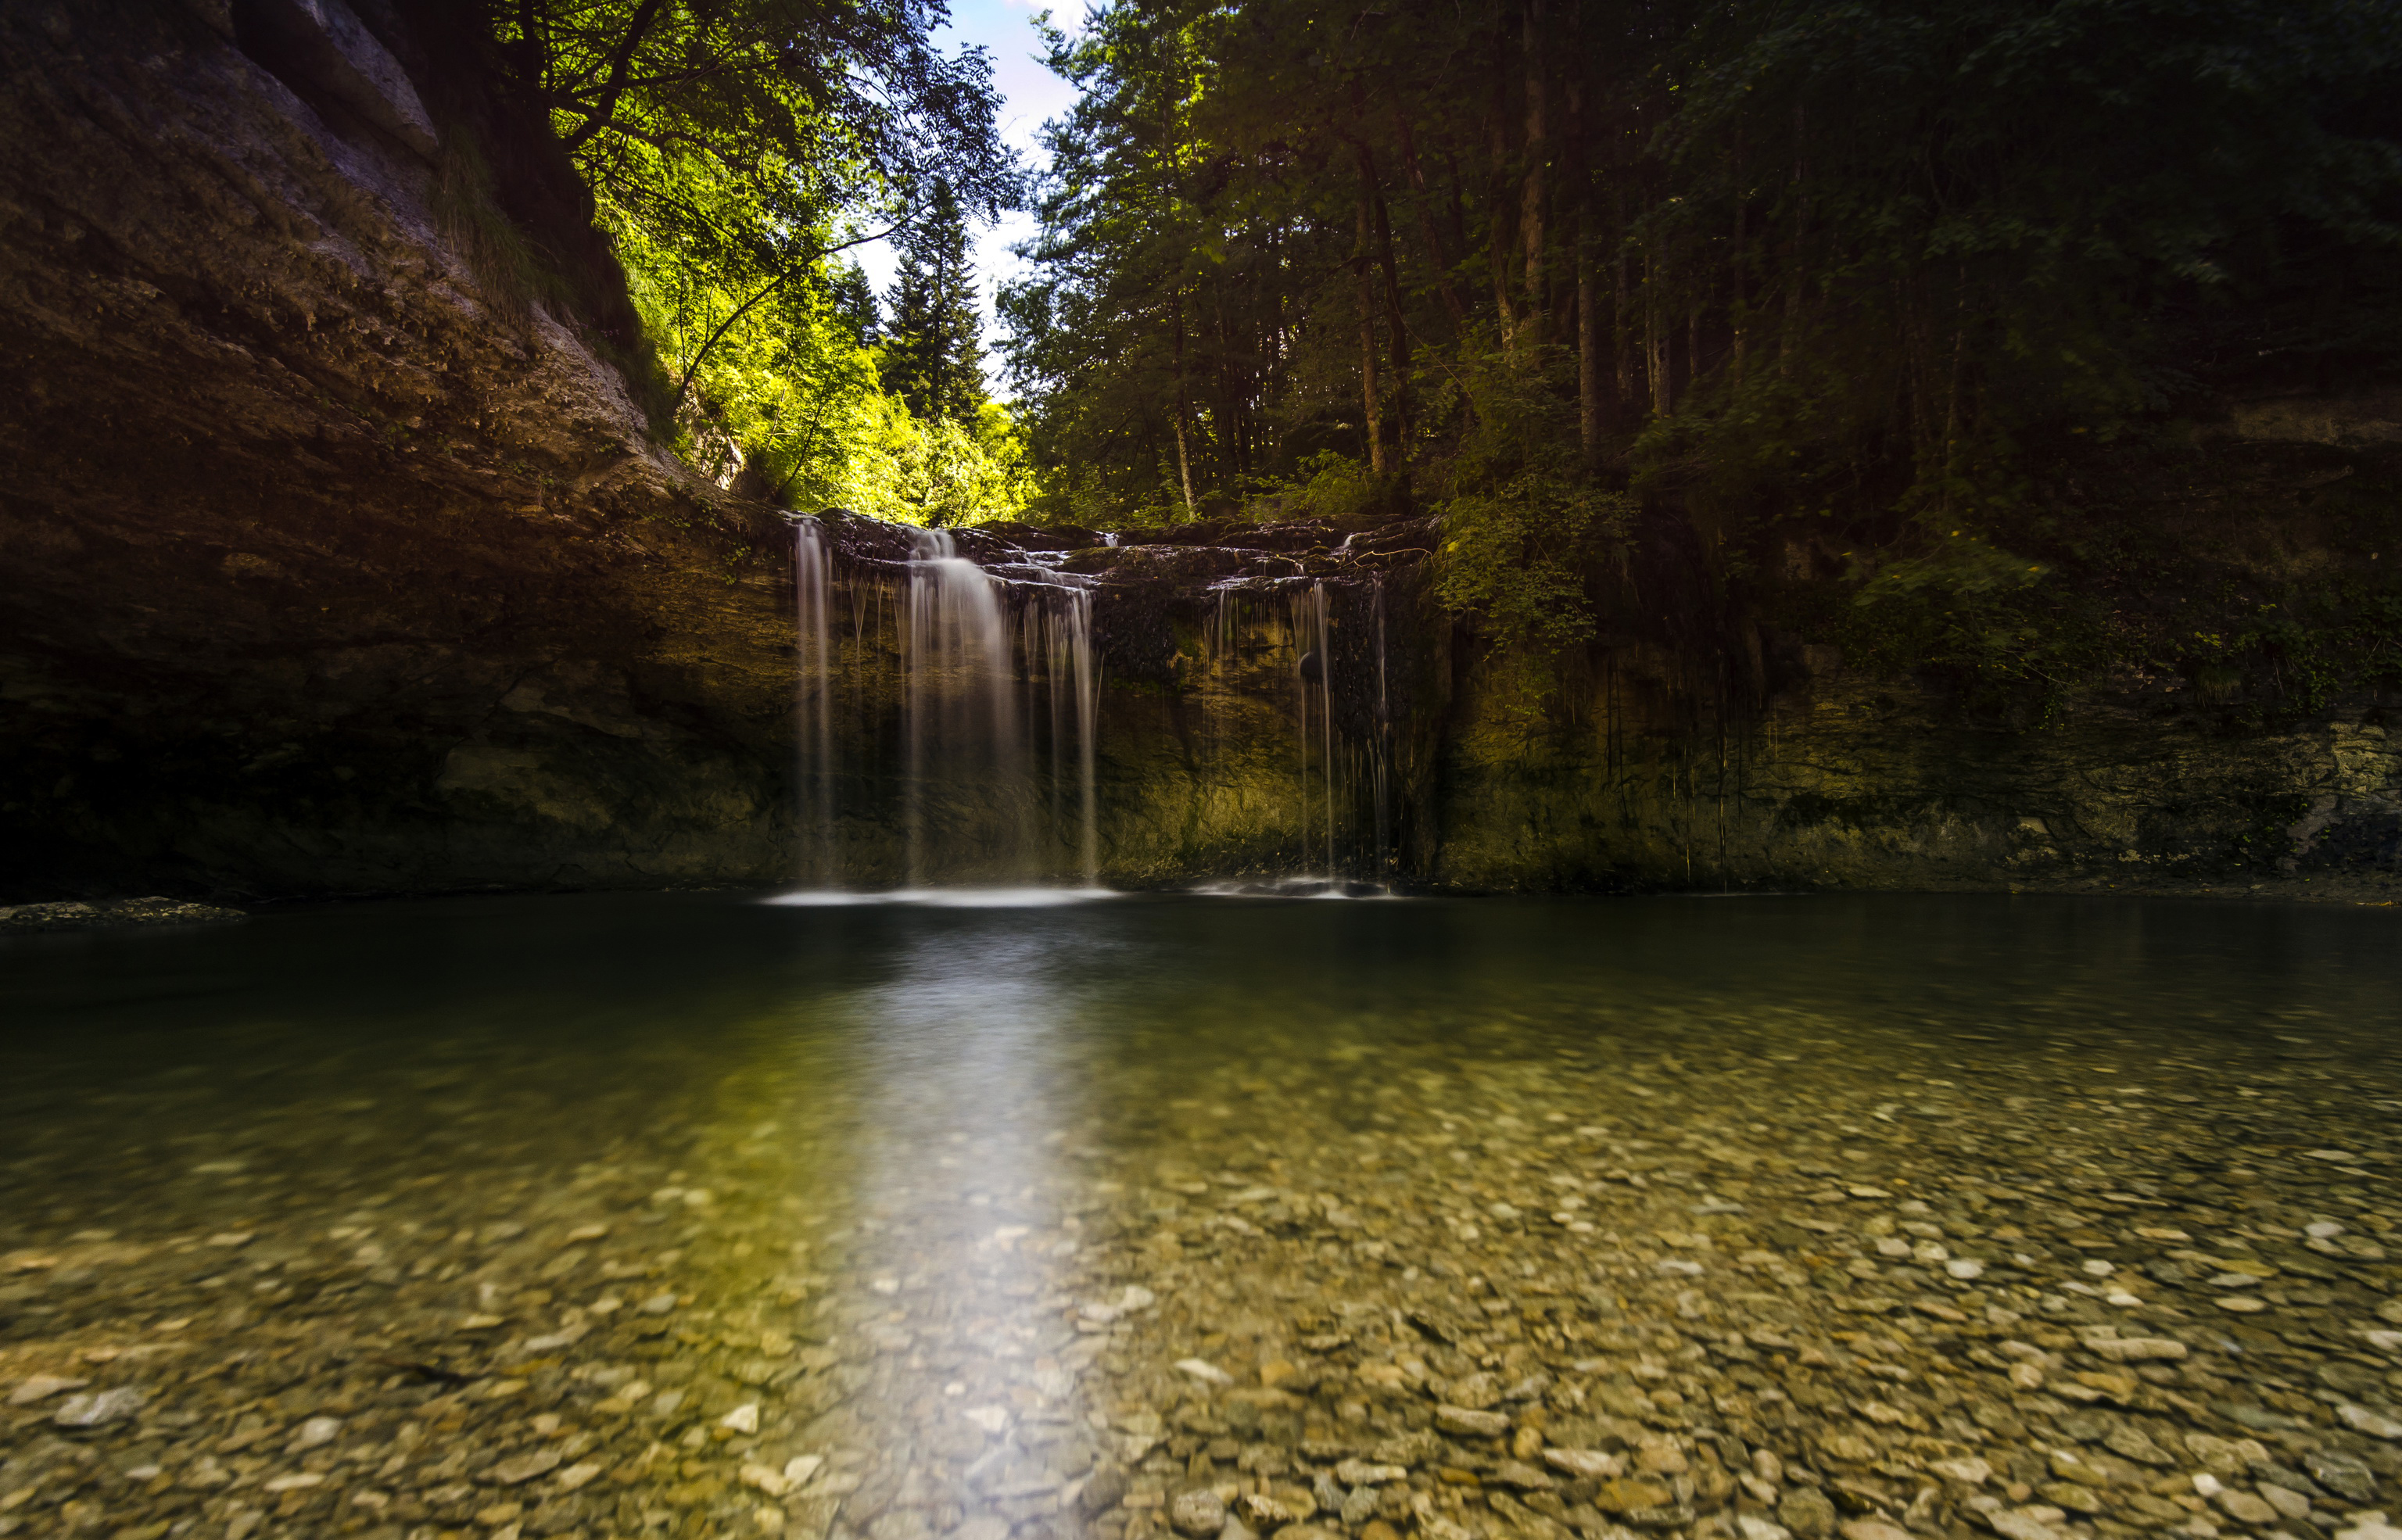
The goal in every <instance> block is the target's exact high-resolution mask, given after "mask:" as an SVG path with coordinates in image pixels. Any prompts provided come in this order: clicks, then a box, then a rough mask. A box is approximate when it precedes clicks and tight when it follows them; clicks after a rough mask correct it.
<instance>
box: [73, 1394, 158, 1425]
mask: <svg viewBox="0 0 2402 1540" xmlns="http://www.w3.org/2000/svg"><path fill="white" fill-rule="evenodd" d="M144 1400H145V1396H143V1394H142V1392H140V1391H139V1390H135V1389H133V1388H132V1387H131V1386H119V1387H118V1388H117V1389H115V1390H99V1391H89V1392H86V1393H85V1394H83V1395H81V1396H68V1397H67V1398H66V1399H65V1400H64V1401H63V1402H61V1403H60V1405H59V1408H58V1409H57V1410H56V1411H53V1412H51V1413H50V1421H51V1422H52V1423H55V1424H56V1425H58V1426H60V1427H62V1428H97V1427H105V1426H107V1425H108V1424H109V1423H121V1422H123V1421H124V1420H125V1419H126V1418H128V1417H131V1416H132V1415H133V1414H134V1413H135V1412H137V1411H139V1410H141V1409H142V1403H143V1401H144Z"/></svg>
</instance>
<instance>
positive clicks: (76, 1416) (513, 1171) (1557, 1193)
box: [0, 896, 2402, 1540]
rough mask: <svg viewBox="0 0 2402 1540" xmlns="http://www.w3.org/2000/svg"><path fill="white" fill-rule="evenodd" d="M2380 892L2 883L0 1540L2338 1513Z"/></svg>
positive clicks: (2368, 1135) (1444, 1531) (2378, 1200)
mask: <svg viewBox="0 0 2402 1540" xmlns="http://www.w3.org/2000/svg"><path fill="white" fill-rule="evenodd" d="M2394 927H2395V921H2394V919H2393V917H2392V916H2391V915H2390V914H2362V913H2351V912H2339V911H2319V912H2300V911H2294V910H2269V909H2265V908H2262V909H2243V910H2237V909H2225V910H2219V909H2212V908H2209V907H2207V906H2203V905H2182V906H2180V905H2175V904H2160V903H2155V904H2148V905H2134V904H2126V905H2111V904H2107V903H2100V902H2093V903H2080V902H2079V901H2018V902H2016V903H2012V902H2009V901H1999V900H1968V899H1960V900H1952V899H1909V900H1898V899H1884V900H1835V899H1829V900H1809V901H1784V903H1783V907H1781V908H1776V907H1771V901H1758V902H1755V903H1752V904H1748V905H1746V904H1720V905H1714V906H1713V905H1704V904H1701V903H1698V902H1685V903H1681V904H1679V903H1676V902H1671V901H1656V902H1634V901H1625V902H1620V903H1616V904H1610V903H1591V904H1556V905H1538V904H1520V903H1507V904H1505V903H1498V902H1496V903H1491V904H1487V905H1484V906H1482V907H1480V906H1478V905H1475V904H1468V903H1423V904H1349V905H1309V904H1275V903H1265V902H1262V903H1251V902H1215V901H1207V900H1188V901H1158V900H1142V901H1131V900H1130V901H1125V902H1124V903H1122V904H1118V905H1107V906H1093V907H1091V908H1088V909H1085V910H1080V911H1077V912H1074V913H1065V912H1057V911H1053V912H1045V913H1042V914H1001V913H996V914H972V915H960V914H904V913H898V912H892V911H886V912H880V913H873V914H869V913H856V914H854V913H847V912H842V911H826V910H812V911H801V912H794V911H784V912H778V913H768V912H765V911H763V910H761V909H760V908H758V907H757V906H745V905H741V904H739V903H738V902H737V901H735V900H733V899H730V898H723V897H718V896H702V897H689V896H687V897H683V898H679V899H666V898H656V899H646V900H630V899H610V900H581V901H570V900H549V901H461V902H456V903H449V904H424V905H393V906H362V907H359V908H354V909H348V910H339V911H324V912H317V913H314V914H294V915H289V916H269V917H268V918H265V919H261V920H254V921H252V922H250V923H249V924H247V925H245V926H242V927H238V928H228V929H225V930H219V931H210V932H193V933H189V934H176V935H144V936H139V937H102V938H90V937H82V938H64V937H43V938H38V939H32V940H28V941H24V942H10V943H8V947H7V950H0V991H5V992H0V1004H5V1005H6V1006H7V1014H8V1017H9V1019H10V1021H11V1024H10V1025H9V1026H8V1027H7V1029H6V1033H7V1035H6V1037H5V1038H0V1047H5V1049H6V1052H7V1061H6V1062H7V1066H8V1073H7V1076H6V1077H5V1079H0V1176H5V1181H6V1191H7V1197H6V1198H5V1200H0V1535H22V1536H32V1535H41V1536H49V1535H95V1536H117V1537H119V1540H157V1537H161V1536H172V1535H186V1534H188V1535H205V1536H210V1537H213V1540H214V1537H218V1536H222V1537H224V1540H268V1537H278V1536H317V1535H352V1534H355V1535H364V1536H373V1537H376V1540H435V1537H437V1536H438V1537H451V1536H474V1537H477V1540H523V1537H526V1536H573V1537H581V1540H601V1537H623V1540H636V1537H644V1536H661V1537H667V1536H674V1537H699V1536H727V1537H736V1536H752V1535H785V1536H795V1537H800V1540H859V1537H863V1540H935V1537H952V1540H1082V1537H1086V1536H1091V1537H1095V1540H1166V1537H1167V1536H1169V1535H1179V1536H1183V1537H1187V1540H1249V1537H1251V1536H1265V1535H1270V1534H1276V1535H1279V1536H1282V1537H1283V1540H1333V1537H1336V1536H1348V1537H1355V1540H1401V1537H1407V1536H1412V1535H1417V1536H1425V1537H1428V1540H1468V1537H1472V1536H1496V1537H1498V1536H1513V1535H1525V1536H1529V1537H1539V1540H1565V1537H1566V1536H1568V1535H1571V1534H1574V1535H1578V1536H1583V1537H1587V1540H1628V1537H1630V1536H1658V1537H1663V1540H1682V1537H1689V1540H1788V1537H1792V1540H1834V1537H1837V1536H1841V1537H1842V1540H1908V1537H1909V1536H1911V1535H1925V1536H1930V1537H1933V1536H1959V1537H1963V1540H1967V1537H1980V1540H1981V1537H1983V1536H1988V1535H1995V1534H1998V1535H2001V1536H2003V1537H2005V1540H2070V1537H2075V1540H2115V1537H2119V1536H2130V1535H2133V1534H2136V1533H2169V1534H2176V1535H2184V1536H2196V1537H2202V1536H2210V1535H2214V1534H2224V1535H2258V1536H2271V1535H2282V1536H2288V1537H2291V1540H2330V1537H2335V1540H2402V1191H2397V1188H2396V1185H2395V1183H2396V1177H2397V1176H2402V1138H2397V1137H2396V1136H2395V1114H2396V1113H2397V1112H2402V1075H2397V1074H2396V1066H2397V1059H2396V1055H2395V1051H2394V1042H2393V1038H2394V1034H2395V1027H2396V1024H2397V1016H2398V1015H2402V962H2397V960H2396V953H2397V951H2402V948H2397V947H2396V946H2395V941H2396V939H2397V932H2396V931H2395V928H2394ZM2389 1516H2391V1517H2393V1518H2394V1519H2395V1520H2396V1523H2395V1524H2389V1522H2388V1519H2389Z"/></svg>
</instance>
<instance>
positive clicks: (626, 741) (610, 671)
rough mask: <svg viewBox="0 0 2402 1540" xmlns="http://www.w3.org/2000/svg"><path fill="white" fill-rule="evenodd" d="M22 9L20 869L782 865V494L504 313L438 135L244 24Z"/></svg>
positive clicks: (16, 344)
mask: <svg viewBox="0 0 2402 1540" xmlns="http://www.w3.org/2000/svg"><path fill="white" fill-rule="evenodd" d="M0 27H5V29H6V31H5V33H4V34H0V55H5V56H6V58H7V60H8V61H9V62H8V64H7V69H8V71H9V75H8V78H7V87H6V89H5V91H0V136H5V138H6V140H7V143H8V144H11V145H12V146H13V152H12V154H11V155H10V156H9V158H8V162H7V169H6V171H5V172H0V175H5V177H6V179H7V185H6V195H5V196H6V200H7V234H6V239H5V241H0V296H5V300H4V301H0V337H5V347H6V350H7V356H8V360H9V366H10V372H11V374H12V376H13V377H14V378H15V379H16V381H17V382H18V384H19V387H20V388H19V389H17V390H15V391H12V392H8V397H7V406H6V408H5V410H6V414H7V419H6V421H5V423H0V442H5V444H6V446H7V450H6V452H7V461H8V463H9V465H10V468H11V474H10V475H9V477H8V480H7V486H6V488H5V493H0V519H4V520H5V521H0V542H5V544H0V553H5V560H6V563H7V570H8V572H9V580H8V582H7V585H6V593H5V597H0V603H5V605H6V606H7V611H6V620H5V622H0V630H4V631H5V640H4V641H0V696H5V704H4V705H0V711H5V713H6V715H5V719H0V721H5V731H6V734H7V741H8V743H9V746H10V751H9V753H8V754H7V757H6V764H5V767H0V805H5V812H0V818H5V820H6V829H7V832H6V835H5V841H6V843H7V846H8V849H9V853H8V856H7V864H8V871H7V886H8V887H10V888H11V889H14V890H20V891H26V892H29V893H32V894H33V895H34V896H48V894H47V892H42V893H35V891H34V890H36V889H60V890H68V891H75V890H101V891H106V890H110V889H117V890H122V888H123V887H125V886H126V885H127V884H131V883H133V882H135V881H136V879H137V877H139V876H143V875H146V876H149V877H153V878H156V879H157V880H158V881H159V882H162V883H181V884H183V885H185V886H187V887H212V888H223V889H229V890H233V891H251V892H265V893H275V892H308V891H318V892H323V891H328V890H331V891H345V890H384V889H393V888H434V887H455V886H460V885H480V884H498V885H505V886H512V887H514V886H521V885H529V884H531V885H542V884H548V883H565V884H573V885H582V884H587V883H588V884H621V883H622V884H651V883H657V882H663V881H693V880H714V881H729V880H730V881H765V880H771V879H772V878H774V877H776V876H777V875H779V874H780V872H781V865H780V863H781V862H782V861H783V859H784V846H783V842H782V840H781V839H780V837H779V834H778V832H777V831H776V830H775V828H774V826H773V819H772V817H771V815H770V810H771V809H772V807H773V806H774V805H775V804H776V801H777V798H778V796H779V794H780V764H781V763H782V760H783V755H782V752H781V747H780V746H781V744H782V742H783V740H784V736H785V718H786V716H787V714H788V711H789V694H790V692H789V661H788V660H789V653H788V645H787V643H788V628H787V627H786V626H785V625H784V623H783V621H782V618H781V612H782V598H781V591H780V587H779V581H780V575H779V572H778V570H777V569H776V568H775V567H773V566H771V565H768V564H763V563H759V562H755V561H754V562H749V563H747V564H746V563H745V562H744V561H743V560H742V557H744V554H745V551H746V547H747V545H748V543H750V541H751V540H752V539H753V538H755V536H754V535H753V534H752V521H753V520H755V517H756V511H755V510H752V509H749V508H747V507H745V506H743V505H740V504H739V503H737V502H734V501H733V500H730V499H727V498H725V497H724V496H722V495H721V494H719V493H718V492H717V491H716V489H715V488H712V487H711V486H709V485H708V484H707V483H704V482H701V481H698V480H697V478H695V477H694V476H692V475H691V474H689V473H688V472H686V471H684V470H683V468H682V467H681V466H680V465H678V464H677V463H675V462H674V461H672V460H671V459H670V457H668V456H666V455H665V454H663V453H662V452H661V451H659V450H658V449H657V448H656V447H653V446H652V444H651V443H650V441H649V439H648V438H647V436H646V434H645V433H644V431H643V424H642V418H641V416H640V414H639V413H638V412H637V411H636V410H635V409H634V408H633V406H631V405H630V404H629V403H628V399H627V397H626V394H625V392H624V389H623V387H622V385H621V383H620V381H619V379H618V377H617V375H616V374H615V372H614V371H613V370H611V369H609V368H607V367H604V366H601V365H600V364H597V363H596V361H595V359H594V357H593V355H592V354H591V352H590V351H588V350H587V346H586V345H585V342H584V341H583V340H582V338H580V337H579V336H578V335H577V333H576V332H575V331H574V330H573V329H571V328H570V327H567V326H562V325H561V324H559V323H557V322H554V321H552V320H550V319H548V318H546V317H545V316H543V315H542V314H541V313H540V312H539V311H536V312H534V313H533V315H532V316H531V319H530V320H529V321H528V322H526V323H523V324H518V323H512V322H511V321H509V320H508V319H507V318H506V314H505V308H504V307H501V306H496V305H495V304H493V303H492V302H491V300H490V297H489V296H487V294H486V293H485V291H484V289H483V288H482V287H481V286H480V285H479V283H478V282H477V280H476V276H475V274H474V273H473V272H471V271H470V270H469V269H468V268H467V267H466V265H465V264H464V263H462V261H461V260H460V258H459V257H458V256H457V255H456V254H454V253H453V252H452V251H451V250H450V249H449V247H448V246H447V245H446V244H445V243H444V241H441V240H440V239H438V238H437V236H436V234H435V222H434V218H433V215H432V213H430V202H429V200H430V198H431V194H432V178H433V172H432V170H431V168H430V167H429V165H428V164H427V162H426V161H425V160H424V159H423V158H421V156H420V155H418V154H416V153H415V152H414V151H413V150H412V149H411V147H410V146H408V145H407V144H400V143H397V142H394V141H393V140H392V139H390V138H388V137H386V136H382V135H380V134H379V133H378V132H376V131H374V130H373V129H372V128H371V127H363V126H361V124H360V123H359V122H356V121H353V122H350V123H348V124H347V125H346V127H347V133H342V132H337V131H335V130H334V129H333V128H331V127H329V126H328V120H327V118H326V117H321V116H320V113H319V111H318V110H317V109H316V108H315V107H312V106H311V104H310V103H309V102H308V101H306V100H304V99H303V98H302V96H301V95H298V94H296V93H295V91H294V90H293V89H291V87H290V86H289V85H287V83H286V82H285V81H283V80H282V79H280V78H278V77H277V76H274V75H271V74H269V73H268V71H267V70H266V69H264V68H263V67H261V66H260V65H259V64H258V63H256V62H254V61H253V60H252V59H251V58H250V57H248V56H247V55H245V54H244V53H243V52H242V51H241V50H240V49H239V48H236V47H234V46H233V44H232V42H231V40H230V39H229V38H228V36H226V35H224V34H220V33H219V32H217V31H216V30H214V29H213V28H212V27H211V26H210V25H208V24H206V19H205V18H204V17H190V18H187V17H186V16H183V15H178V14H176V13H174V12H173V11H172V10H168V9H166V8H165V7H149V6H137V5H131V4H127V5H109V4H106V3H101V4H93V5H89V6H83V5H78V6H72V7H70V6H63V5H61V6H55V7H39V6H35V7H11V8H10V9H9V10H8V12H7V15H6V18H5V20H0ZM301 84H302V86H303V87H304V88H306V87H308V86H309V85H310V82H309V81H307V80H305V79H304V80H303V81H302V82H301ZM350 84H351V85H352V86H354V85H355V81H352V82H350ZM310 94H311V95H315V94H317V93H316V92H314V91H311V92H310ZM333 110H335V109H333V108H331V107H329V108H328V111H329V112H331V111H333ZM134 890H136V891H140V890H143V889H142V887H135V888H134Z"/></svg>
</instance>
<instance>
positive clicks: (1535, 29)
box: [1518, 0, 1551, 348]
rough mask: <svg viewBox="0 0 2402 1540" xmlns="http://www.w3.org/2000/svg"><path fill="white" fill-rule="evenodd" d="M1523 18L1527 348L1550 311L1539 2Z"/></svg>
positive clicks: (1547, 132)
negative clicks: (1546, 275)
mask: <svg viewBox="0 0 2402 1540" xmlns="http://www.w3.org/2000/svg"><path fill="white" fill-rule="evenodd" d="M1525 7H1526V10H1525V21H1524V28H1523V31H1522V34H1521V36H1522V38H1523V40H1524V41H1523V49H1522V52H1523V58H1524V63H1525V81H1526V85H1525V92H1526V120H1525V121H1526V127H1525V147H1524V151H1523V153H1524V155H1525V170H1524V172H1522V174H1521V178H1520V182H1519V189H1518V239H1519V241H1521V242H1522V244H1523V246H1524V249H1525V295H1526V328H1525V336H1526V341H1527V343H1528V344H1529V345H1530V346H1533V347H1538V348H1539V347H1541V346H1542V344H1543V332H1544V325H1543V321H1544V312H1546V311H1547V310H1549V309H1551V295H1550V292H1549V291H1548V290H1547V289H1546V288H1545V286H1544V283H1545V280H1544V263H1543V257H1544V249H1543V241H1544V236H1545V230H1544V214H1545V212H1546V211H1545V204H1546V202H1547V201H1548V199H1546V198H1545V196H1544V195H1545V193H1546V192H1547V191H1548V190H1549V188H1548V184H1549V181H1550V176H1551V167H1550V157H1551V126H1550V124H1549V123H1548V122H1547V121H1546V120H1545V117H1544V108H1545V105H1546V103H1545V100H1544V80H1543V48H1544V45H1545V42H1546V38H1545V36H1544V34H1545V32H1546V30H1547V29H1546V28H1545V27H1544V25H1543V0H1525Z"/></svg>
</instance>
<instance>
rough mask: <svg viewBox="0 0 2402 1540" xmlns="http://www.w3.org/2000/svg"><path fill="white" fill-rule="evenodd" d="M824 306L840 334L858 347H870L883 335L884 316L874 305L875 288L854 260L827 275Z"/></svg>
mask: <svg viewBox="0 0 2402 1540" xmlns="http://www.w3.org/2000/svg"><path fill="white" fill-rule="evenodd" d="M826 309H828V310H830V311H831V312H832V313H833V315H834V318H835V322H836V323H838V324H839V325H840V326H841V327H842V329H843V332H844V335H846V336H848V337H849V338H850V340H851V341H852V342H854V343H856V344H858V345H859V346H860V347H863V348H872V347H874V346H875V345H876V343H877V339H878V338H879V337H881V336H882V335H883V331H884V318H883V316H882V315H881V314H880V313H879V312H878V311H877V308H876V290H875V288H874V287H873V286H872V285H871V284H869V282H867V273H866V271H865V269H863V268H861V267H860V265H859V264H858V263H856V262H845V263H842V264H840V265H839V266H837V267H836V268H835V269H834V271H833V273H832V274H831V275H830V278H829V282H827V284H826Z"/></svg>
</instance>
